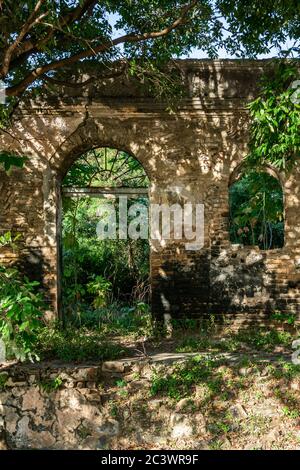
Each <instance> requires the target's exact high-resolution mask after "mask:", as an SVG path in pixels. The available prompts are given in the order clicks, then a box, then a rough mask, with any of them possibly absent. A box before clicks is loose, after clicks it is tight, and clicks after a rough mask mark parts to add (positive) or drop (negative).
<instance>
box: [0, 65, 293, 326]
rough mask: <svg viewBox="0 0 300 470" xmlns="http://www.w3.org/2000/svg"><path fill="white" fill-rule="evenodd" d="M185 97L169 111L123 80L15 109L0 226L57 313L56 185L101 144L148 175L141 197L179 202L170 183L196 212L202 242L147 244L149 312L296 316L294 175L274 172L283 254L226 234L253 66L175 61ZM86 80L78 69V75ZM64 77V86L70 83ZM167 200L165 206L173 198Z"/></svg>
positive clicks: (255, 73) (253, 86) (259, 68)
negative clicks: (17, 163)
mask: <svg viewBox="0 0 300 470" xmlns="http://www.w3.org/2000/svg"><path fill="white" fill-rule="evenodd" d="M181 67H182V70H183V75H184V77H185V82H186V88H187V91H188V97H187V98H186V99H185V100H184V101H183V102H182V103H181V105H180V107H179V109H178V112H177V113H176V114H169V113H167V112H165V110H164V106H163V105H162V104H161V103H158V102H156V101H154V100H153V99H152V98H150V97H147V96H144V95H143V93H142V92H141V90H140V89H138V88H137V87H136V86H135V84H134V83H132V82H130V81H128V80H126V79H124V78H117V79H115V80H113V79H111V80H107V81H106V83H103V82H99V83H98V82H97V81H95V82H92V83H90V84H89V85H88V86H87V87H82V88H76V89H75V88H69V89H67V88H66V87H65V88H64V89H60V90H58V91H57V93H56V94H54V93H53V92H51V93H50V92H49V93H48V94H47V93H46V94H45V96H44V97H43V98H41V99H40V101H35V102H27V103H24V104H23V105H22V108H21V109H20V111H19V115H18V119H17V120H16V122H15V124H14V126H13V128H12V129H11V131H10V132H11V134H12V135H13V136H14V137H11V138H10V137H9V136H8V135H7V134H5V135H1V136H0V149H9V150H14V151H18V152H19V153H21V154H24V155H28V156H30V160H29V162H28V164H27V165H26V168H25V170H24V169H23V170H14V171H12V173H11V175H10V176H9V177H8V176H6V175H5V174H2V175H1V187H0V204H1V216H0V217H1V219H0V220H1V230H3V231H5V230H7V229H13V230H15V231H17V232H21V233H22V234H23V235H24V243H23V246H22V247H21V248H20V250H19V252H18V253H9V252H6V253H4V255H2V256H3V257H4V259H5V260H6V261H15V260H16V259H18V260H19V261H20V262H21V263H22V264H23V265H24V267H25V268H26V269H27V270H29V271H32V273H34V275H35V276H36V277H38V278H40V279H41V280H43V283H44V285H45V288H47V290H48V294H49V298H50V300H51V307H50V313H53V312H54V313H55V314H56V305H57V296H58V294H57V293H58V287H57V286H58V285H59V278H58V272H59V271H58V262H57V260H58V245H59V237H60V234H59V230H58V226H59V224H58V221H59V217H60V211H59V199H60V181H61V179H62V177H63V175H64V174H65V172H66V171H67V170H68V168H69V166H70V165H71V164H72V162H73V161H74V160H75V159H76V157H78V156H79V155H80V154H81V153H82V152H84V151H86V150H88V149H90V148H92V147H101V146H110V147H114V148H119V149H123V150H126V151H128V152H130V153H132V154H133V155H134V156H135V157H136V158H137V159H138V160H139V161H140V162H141V163H142V164H143V166H144V168H145V170H146V172H147V173H148V175H149V178H150V180H151V188H150V199H151V202H156V203H157V202H166V201H168V202H178V198H177V199H176V197H175V198H174V194H173V193H172V192H170V190H169V188H170V186H174V185H175V186H178V187H181V188H183V189H185V190H187V191H188V192H189V194H190V196H191V199H192V201H193V202H201V203H204V205H205V246H204V248H203V249H202V250H201V251H199V252H191V251H190V252H188V251H186V250H185V249H184V243H183V242H182V241H179V242H175V241H170V242H169V243H167V244H166V245H165V246H162V247H158V246H157V244H153V246H152V251H151V277H152V295H153V312H154V314H156V315H158V316H162V315H163V314H164V313H168V314H170V315H172V316H189V317H190V316H198V315H204V314H209V313H216V314H223V313H226V314H230V313H233V314H241V316H242V318H244V319H245V318H247V319H252V318H259V316H258V315H259V313H263V312H269V311H271V310H274V309H280V310H286V311H295V312H299V305H300V304H299V301H300V238H299V232H300V215H299V209H298V204H299V197H300V185H299V183H300V175H299V170H295V171H294V172H293V173H292V174H290V175H286V176H284V175H278V177H279V178H280V179H281V182H282V185H283V190H284V196H285V221H286V225H285V247H284V248H283V249H281V250H274V251H269V252H261V251H259V250H258V249H257V250H256V249H255V248H247V247H239V248H238V247H234V246H231V244H230V242H229V235H228V212H229V210H228V186H229V184H230V182H231V181H232V177H233V176H232V175H233V174H234V173H235V172H236V171H237V168H238V165H239V164H240V163H241V162H242V159H243V157H244V155H245V154H246V152H247V141H248V114H247V111H246V109H245V104H246V103H247V102H248V101H249V100H251V99H252V98H253V97H254V96H255V94H256V90H257V84H258V81H259V77H260V76H261V74H262V72H263V69H264V67H265V62H264V61H257V62H249V61H183V62H182V63H181ZM86 76H88V72H86V73H85V75H84V77H85V78H86ZM75 78H76V77H75V75H74V77H73V76H72V74H70V80H75ZM172 198H174V200H173V199H172Z"/></svg>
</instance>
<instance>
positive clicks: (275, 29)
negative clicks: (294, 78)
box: [0, 0, 300, 96]
mask: <svg viewBox="0 0 300 470" xmlns="http://www.w3.org/2000/svg"><path fill="white" fill-rule="evenodd" d="M299 13H300V4H299V2H298V1H297V0H275V1H274V0H265V1H263V2H262V1H260V0H253V1H251V2H244V1H241V0H239V1H236V0H190V1H189V0H151V1H149V0H104V1H97V0H29V1H24V2H22V1H21V2H15V1H14V0H6V1H2V0H0V31H1V32H0V79H1V80H3V81H4V83H5V86H6V95H7V96H21V95H22V94H23V93H24V91H26V90H27V89H28V87H31V86H32V85H33V84H34V85H35V84H38V83H39V81H38V80H40V79H43V80H44V79H47V77H48V79H51V73H52V72H53V71H54V70H57V69H61V68H63V67H66V66H68V65H71V64H74V63H76V62H78V61H81V60H94V59H97V61H98V62H103V64H106V65H107V64H109V63H110V62H112V61H115V60H116V59H122V60H123V61H124V64H127V65H128V63H129V64H130V63H131V61H132V60H133V59H136V58H139V59H140V60H142V61H144V63H148V62H149V61H152V62H165V61H168V60H170V59H171V58H173V57H179V56H181V55H183V54H189V53H190V51H191V50H192V49H193V48H197V49H199V50H202V51H205V52H206V53H207V54H208V56H209V57H216V56H217V55H218V50H219V49H220V48H223V49H224V50H226V51H227V52H229V53H231V54H234V55H235V56H240V57H255V56H256V54H261V53H268V52H269V51H270V48H271V47H273V46H278V47H279V46H280V44H283V43H284V42H285V41H286V40H287V39H289V40H290V41H292V43H293V46H292V47H291V48H290V49H291V50H290V51H292V52H296V53H297V52H299V36H300V15H299ZM115 19H117V21H116V24H115V25H114V21H115Z"/></svg>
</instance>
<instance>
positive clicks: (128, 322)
mask: <svg viewBox="0 0 300 470" xmlns="http://www.w3.org/2000/svg"><path fill="white" fill-rule="evenodd" d="M148 186H149V180H148V177H147V175H146V173H145V171H144V169H143V167H142V165H141V164H140V163H139V162H138V161H137V160H136V159H135V158H134V157H133V156H131V155H130V154H128V153H127V152H124V151H120V150H117V149H113V148H97V149H93V150H90V151H88V152H86V153H85V154H83V155H81V156H80V157H79V158H78V159H77V160H76V161H75V162H74V164H73V165H72V166H71V167H70V168H69V171H68V172H67V174H66V175H65V177H64V179H63V181H62V230H61V233H62V243H61V244H62V249H61V256H62V263H61V265H62V276H61V278H62V299H61V308H62V316H63V318H64V321H65V322H67V323H68V322H70V323H71V324H75V325H78V326H87V327H94V326H101V325H104V324H107V325H111V326H112V327H115V328H119V327H120V328H121V327H122V326H123V327H126V328H130V327H131V326H132V329H133V330H134V329H136V328H137V327H138V326H139V322H142V321H143V319H142V317H143V315H144V314H147V315H148V314H149V302H150V283H149V239H148V237H147V238H145V237H144V238H137V239H132V238H130V237H128V236H127V238H126V239H120V237H118V236H117V237H116V238H111V237H105V238H103V237H99V232H98V224H99V221H101V220H103V217H104V218H105V217H106V216H107V212H106V209H107V207H109V210H112V211H114V214H115V222H114V223H115V226H114V230H115V233H116V234H118V233H119V224H120V222H119V220H120V214H119V212H120V204H119V202H120V198H122V201H123V204H124V201H126V205H127V206H126V207H127V214H128V222H130V208H131V207H132V206H133V204H141V205H142V206H143V207H145V208H146V211H147V210H148ZM105 220H106V219H105ZM107 221H108V224H109V223H111V222H110V219H107ZM104 225H105V230H108V229H109V227H108V226H106V223H105V224H104ZM110 228H111V227H110Z"/></svg>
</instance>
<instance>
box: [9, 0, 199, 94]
mask: <svg viewBox="0 0 300 470" xmlns="http://www.w3.org/2000/svg"><path fill="white" fill-rule="evenodd" d="M197 3H198V0H193V1H192V2H191V3H189V4H187V5H186V6H185V7H183V8H182V10H181V15H180V16H179V17H178V18H177V19H176V20H175V21H174V22H173V23H171V24H170V25H169V26H167V27H165V28H164V29H162V30H160V31H152V32H149V33H143V34H137V35H132V34H125V35H123V36H120V37H119V38H116V39H113V40H112V41H109V42H106V43H103V44H99V45H98V46H95V47H94V48H93V50H91V49H88V50H83V51H81V52H78V53H77V54H74V55H73V56H70V57H68V58H65V59H61V60H57V61H55V62H52V63H50V64H46V65H44V66H42V67H37V68H36V69H35V70H32V71H31V72H30V73H29V74H28V75H27V77H25V78H24V79H23V80H22V81H21V82H20V83H18V84H17V85H14V86H12V87H9V88H7V89H6V95H7V96H18V95H19V94H21V93H23V92H24V91H25V90H26V88H27V87H28V86H29V85H31V84H32V83H33V82H34V81H35V80H37V79H38V78H41V77H42V76H43V75H44V74H46V73H47V72H50V71H53V70H57V69H59V68H62V67H65V66H69V65H72V64H74V63H75V62H78V61H79V60H81V59H85V58H88V57H91V56H93V55H96V54H100V53H103V52H105V51H107V50H109V49H111V48H112V47H115V46H118V45H120V44H124V43H137V42H143V41H147V40H149V39H157V38H161V37H163V36H166V35H168V34H169V33H170V32H172V31H173V30H175V29H176V28H178V27H179V26H181V25H182V24H184V23H185V21H186V17H187V15H188V13H189V11H190V10H192V9H193V8H194V7H195V6H196V4H197Z"/></svg>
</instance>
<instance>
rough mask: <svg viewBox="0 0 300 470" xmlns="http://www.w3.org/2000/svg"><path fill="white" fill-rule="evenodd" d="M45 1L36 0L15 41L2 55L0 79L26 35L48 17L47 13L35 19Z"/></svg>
mask: <svg viewBox="0 0 300 470" xmlns="http://www.w3.org/2000/svg"><path fill="white" fill-rule="evenodd" d="M44 2H45V0H38V2H37V4H36V5H35V7H34V9H33V11H32V13H31V14H30V15H29V17H28V19H27V20H26V21H25V23H24V25H23V27H22V29H21V31H20V33H19V35H18V37H17V39H16V40H15V41H14V42H13V43H12V44H11V45H10V46H9V47H8V48H7V50H6V51H5V53H4V58H3V65H2V69H1V72H0V77H2V78H3V77H5V76H6V75H7V73H8V71H9V64H10V61H11V58H12V55H13V53H14V51H15V50H16V49H17V47H18V46H19V45H20V43H21V42H22V40H23V39H24V37H25V36H26V34H27V33H28V32H29V31H30V30H31V29H32V28H33V26H34V25H35V24H37V23H39V22H40V21H41V20H42V19H43V18H45V16H47V15H48V12H45V13H42V14H41V15H40V16H38V17H37V18H35V16H36V14H37V12H38V11H39V9H40V8H41V6H42V5H43V3H44Z"/></svg>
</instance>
